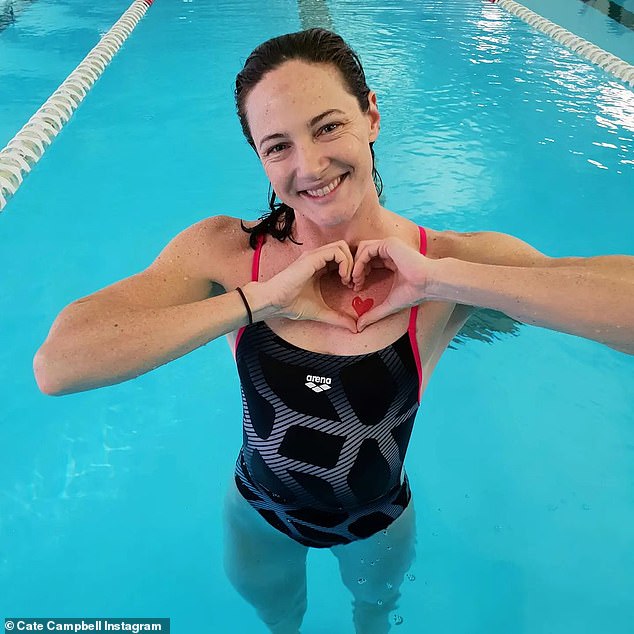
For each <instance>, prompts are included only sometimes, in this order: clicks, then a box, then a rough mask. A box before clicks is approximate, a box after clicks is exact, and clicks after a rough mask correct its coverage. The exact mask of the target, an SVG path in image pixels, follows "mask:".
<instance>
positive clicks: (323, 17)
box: [297, 0, 335, 31]
mask: <svg viewBox="0 0 634 634" xmlns="http://www.w3.org/2000/svg"><path fill="white" fill-rule="evenodd" d="M297 9H298V10H299V21H300V24H301V25H302V29H314V28H317V27H319V28H322V29H328V30H329V31H334V30H335V28H334V22H333V20H332V16H331V15H330V9H329V8H328V3H327V2H326V0H298V2H297Z"/></svg>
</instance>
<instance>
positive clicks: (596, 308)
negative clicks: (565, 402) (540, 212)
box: [353, 232, 634, 354]
mask: <svg viewBox="0 0 634 634" xmlns="http://www.w3.org/2000/svg"><path fill="white" fill-rule="evenodd" d="M440 239H441V240H443V239H444V240H446V241H447V245H445V247H444V248H443V249H442V250H443V251H444V254H445V255H446V257H441V258H439V259H433V260H432V259H429V258H425V257H424V256H422V255H420V254H417V253H416V252H415V251H414V250H413V249H410V248H409V247H407V246H406V245H404V244H403V243H401V242H400V241H398V240H396V239H393V238H390V239H388V240H384V241H372V242H367V243H364V245H363V247H362V245H359V251H358V252H357V255H356V258H355V268H354V271H353V278H355V281H356V282H358V283H362V281H363V278H364V273H363V271H364V270H365V267H366V266H367V265H368V263H369V262H370V261H371V260H373V259H374V260H376V259H379V260H381V261H382V262H383V264H384V265H385V266H387V267H388V268H391V269H392V270H394V271H395V273H396V283H395V287H394V288H393V291H392V294H391V295H392V297H391V298H388V299H389V300H390V301H388V302H386V303H385V306H378V307H377V308H376V309H373V310H372V311H370V312H368V313H366V315H364V316H363V317H362V318H361V319H360V320H359V323H358V326H359V329H362V328H363V327H365V326H366V325H368V324H369V323H372V322H373V321H376V320H377V319H380V318H381V317H383V316H385V315H386V314H389V313H390V312H395V310H400V308H402V307H403V306H407V305H413V304H414V303H419V302H421V301H423V300H425V299H435V300H444V301H452V302H456V303H458V304H462V305H468V306H478V307H481V308H492V309H495V310H499V311H502V312H504V313H506V314H507V315H509V316H510V317H513V318H515V319H517V320H519V321H523V322H525V323H529V324H533V325H536V326H543V327H545V328H550V329H552V330H558V331H560V332H567V333H570V334H574V335H578V336H581V337H586V338H588V339H593V340H595V341H599V342H601V343H604V344H606V345H608V346H610V347H612V348H615V349H616V350H620V351H622V352H626V353H628V354H634V257H631V256H625V255H613V256H599V257H593V258H550V257H547V256H545V255H543V254H541V253H540V252H539V251H537V250H536V249H534V248H533V247H531V246H530V245H527V244H526V243H525V242H523V241H521V240H519V239H517V238H514V237H513V236H509V235H506V234H502V233H493V232H482V233H474V234H455V233H452V232H447V236H446V237H445V238H442V237H441V238H440ZM374 265H376V264H374ZM355 276H356V277H355ZM399 305H400V307H399ZM386 311H389V312H386ZM364 318H365V319H364Z"/></svg>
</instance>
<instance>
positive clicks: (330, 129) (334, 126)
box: [321, 123, 339, 134]
mask: <svg viewBox="0 0 634 634" xmlns="http://www.w3.org/2000/svg"><path fill="white" fill-rule="evenodd" d="M338 127H339V124H338V123H327V124H326V125H325V126H323V127H322V128H321V132H325V133H326V134H327V133H328V132H333V131H334V130H336V129H337V128H338Z"/></svg>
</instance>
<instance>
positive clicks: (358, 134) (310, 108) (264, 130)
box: [246, 60, 380, 227]
mask: <svg viewBox="0 0 634 634" xmlns="http://www.w3.org/2000/svg"><path fill="white" fill-rule="evenodd" d="M246 113H247V120H248V122H249V128H250V130H251V135H252V137H253V141H254V143H255V147H256V150H257V152H258V155H259V156H260V160H261V161H262V165H263V166H264V170H265V171H266V174H267V176H268V178H269V180H270V181H271V184H272V186H273V189H274V190H275V192H276V193H277V195H278V197H279V198H280V199H281V200H282V201H283V202H285V203H286V204H287V205H288V206H289V207H292V208H293V209H295V211H296V213H298V214H300V215H302V216H304V217H305V218H306V219H308V220H310V221H311V222H313V223H315V224H318V225H320V226H324V227H328V226H335V225H337V224H339V223H342V222H346V221H349V220H350V219H351V218H352V216H353V215H354V214H355V213H356V211H357V210H358V209H359V207H360V206H361V205H362V204H363V203H364V202H366V203H371V202H372V201H373V200H374V201H375V202H376V200H377V199H376V190H375V188H374V183H373V182H372V157H371V154H370V147H369V143H370V142H371V141H374V140H375V139H376V138H377V136H378V132H379V118H380V117H379V112H378V110H377V107H376V95H375V94H374V93H370V96H369V111H368V112H367V113H364V112H363V111H362V110H361V109H360V108H359V103H358V101H357V99H356V97H354V96H353V95H351V94H350V93H349V92H348V91H347V90H346V88H345V85H344V83H343V79H342V78H341V76H340V73H339V70H338V69H337V68H336V67H335V66H333V65H330V64H312V63H308V62H304V61H300V60H291V61H288V62H285V63H284V64H282V65H281V66H280V67H278V68H277V69H276V70H273V71H271V72H269V73H267V74H266V75H265V76H264V77H263V78H262V79H261V80H260V82H259V83H258V84H256V86H255V88H253V90H252V91H251V93H250V94H249V96H248V97H247V100H246Z"/></svg>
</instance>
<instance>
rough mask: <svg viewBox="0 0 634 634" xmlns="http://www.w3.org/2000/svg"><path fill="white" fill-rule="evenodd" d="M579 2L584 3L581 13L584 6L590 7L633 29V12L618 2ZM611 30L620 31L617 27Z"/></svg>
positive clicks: (593, 0)
mask: <svg viewBox="0 0 634 634" xmlns="http://www.w3.org/2000/svg"><path fill="white" fill-rule="evenodd" d="M581 2H583V3H584V5H586V6H585V7H583V8H582V11H581V12H582V13H583V12H584V10H585V9H586V7H592V8H593V9H596V10H597V11H600V12H601V13H603V14H604V15H607V16H608V17H609V18H612V19H613V20H614V21H615V22H617V23H618V24H622V25H623V26H624V27H625V28H627V29H632V30H633V31H634V13H632V12H631V11H628V10H627V9H626V8H625V7H622V6H621V5H620V4H617V3H616V2H612V1H611V0H581ZM612 30H613V31H614V33H619V34H621V33H622V32H621V31H620V30H619V29H612Z"/></svg>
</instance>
